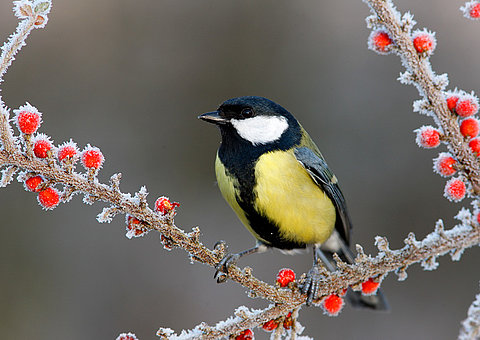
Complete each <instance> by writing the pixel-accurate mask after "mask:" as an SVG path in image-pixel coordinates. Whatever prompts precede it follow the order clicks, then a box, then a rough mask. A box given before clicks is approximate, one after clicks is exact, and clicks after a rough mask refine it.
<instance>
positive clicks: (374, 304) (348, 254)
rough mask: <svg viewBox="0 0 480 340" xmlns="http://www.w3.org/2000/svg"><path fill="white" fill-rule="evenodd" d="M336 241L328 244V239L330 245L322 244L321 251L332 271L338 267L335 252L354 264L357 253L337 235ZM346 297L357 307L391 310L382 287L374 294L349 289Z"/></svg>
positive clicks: (343, 259)
mask: <svg viewBox="0 0 480 340" xmlns="http://www.w3.org/2000/svg"><path fill="white" fill-rule="evenodd" d="M332 236H333V235H332ZM334 237H335V236H334ZM335 241H336V242H333V243H330V244H328V241H327V244H326V245H327V246H330V247H328V248H326V247H325V248H324V247H323V246H322V250H320V252H321V253H322V254H323V255H321V256H320V258H321V259H322V261H323V262H325V265H326V267H327V268H328V269H329V270H330V271H332V270H335V268H336V263H335V260H334V259H333V253H337V254H338V256H339V257H340V258H341V259H342V261H344V262H347V263H350V264H353V263H354V260H355V255H354V254H353V252H352V250H351V249H350V248H349V247H348V245H346V244H345V242H344V241H343V240H342V239H341V238H340V237H337V239H336V240H335ZM332 245H335V248H337V249H334V248H333V247H331V246H332ZM327 262H328V263H327ZM346 298H347V301H348V302H349V303H350V304H351V305H352V306H353V307H355V308H359V309H360V308H361V309H371V310H376V311H388V310H389V306H388V302H387V299H386V298H385V296H384V294H383V293H382V291H381V289H378V290H377V292H376V293H375V294H373V295H363V294H362V292H357V291H353V290H351V289H349V290H348V291H347V296H346Z"/></svg>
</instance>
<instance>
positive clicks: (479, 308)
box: [458, 294, 480, 340]
mask: <svg viewBox="0 0 480 340" xmlns="http://www.w3.org/2000/svg"><path fill="white" fill-rule="evenodd" d="M478 338H480V294H477V296H476V297H475V300H474V301H473V303H472V304H471V306H470V308H468V314H467V318H466V319H465V320H464V321H463V322H462V329H461V330H460V334H459V336H458V340H472V339H478Z"/></svg>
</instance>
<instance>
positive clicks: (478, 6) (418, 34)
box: [368, 0, 480, 202]
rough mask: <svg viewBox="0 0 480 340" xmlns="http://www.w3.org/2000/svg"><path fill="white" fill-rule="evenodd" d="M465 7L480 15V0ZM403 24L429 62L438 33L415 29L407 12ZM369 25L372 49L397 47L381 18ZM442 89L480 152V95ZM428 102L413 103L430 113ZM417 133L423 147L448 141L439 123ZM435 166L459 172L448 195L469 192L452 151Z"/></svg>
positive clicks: (408, 75)
mask: <svg viewBox="0 0 480 340" xmlns="http://www.w3.org/2000/svg"><path fill="white" fill-rule="evenodd" d="M464 11H465V13H468V15H469V16H470V17H472V18H474V17H476V16H477V17H478V16H479V14H480V2H479V1H478V0H474V1H470V2H469V3H467V4H466V5H465V9H464ZM402 24H403V26H404V29H405V31H406V32H407V33H408V34H409V35H410V38H411V43H412V46H413V48H414V49H415V52H416V53H417V55H418V57H419V58H420V59H422V60H424V61H425V62H426V63H427V64H428V63H429V61H428V58H429V57H430V55H432V53H433V52H434V50H435V48H436V45H437V42H436V39H435V34H434V33H433V32H430V31H428V30H427V29H423V30H415V31H413V32H412V28H413V25H414V24H415V22H414V21H413V18H412V17H411V15H407V14H405V15H404V16H403V17H402ZM369 25H370V26H371V27H372V28H373V30H372V32H371V34H370V37H369V38H368V46H369V48H370V49H371V50H373V51H375V52H377V53H380V54H387V53H389V52H392V51H394V52H396V51H398V48H397V47H396V46H395V42H394V41H393V39H392V38H391V37H390V35H389V33H388V32H387V31H386V29H385V28H384V27H383V26H379V22H378V21H376V20H375V18H374V17H373V18H370V19H369ZM399 80H400V81H401V82H402V83H405V84H412V83H415V77H414V76H413V74H412V72H411V70H409V69H408V68H407V71H406V72H405V73H403V74H402V75H401V76H400V78H399ZM433 80H434V82H436V85H438V86H439V87H440V88H441V89H442V90H444V89H445V87H446V86H447V85H448V79H447V78H446V77H444V76H436V75H433ZM443 93H444V97H445V101H446V104H447V107H448V109H449V110H450V112H451V115H452V120H457V121H458V126H459V133H460V134H461V135H462V137H463V139H464V141H465V143H468V146H469V148H470V150H471V152H472V153H473V154H475V155H476V156H480V137H479V133H480V122H479V120H478V119H477V118H475V117H474V115H475V114H477V113H478V110H479V102H478V98H477V97H476V96H475V95H474V94H473V93H466V92H465V91H462V90H454V91H445V92H443ZM428 105H429V103H428V101H427V100H425V99H424V100H420V101H417V102H416V103H415V105H414V110H415V111H419V112H422V113H427V114H428V113H429V110H430V108H429V107H428ZM415 133H416V142H417V144H418V145H419V146H420V147H423V148H436V147H438V146H439V145H440V144H441V142H442V141H445V137H444V132H443V130H442V129H441V128H440V127H433V126H422V127H421V128H419V129H417V130H415ZM433 168H434V170H435V172H437V173H438V174H440V175H441V176H444V177H448V176H453V175H455V174H456V173H457V172H460V175H459V176H458V177H455V178H452V179H450V180H449V181H447V183H446V185H445V190H444V195H445V197H447V198H448V199H449V200H451V201H454V202H458V201H460V200H462V199H463V198H464V197H465V196H466V195H467V192H468V191H469V188H468V187H467V184H466V183H465V179H464V176H463V174H462V172H461V169H462V167H461V164H459V161H458V160H457V159H456V158H455V157H454V156H453V155H451V154H449V153H441V154H440V155H439V156H438V157H437V158H436V159H435V160H434V166H433Z"/></svg>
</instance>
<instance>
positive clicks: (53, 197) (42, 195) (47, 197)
mask: <svg viewBox="0 0 480 340" xmlns="http://www.w3.org/2000/svg"><path fill="white" fill-rule="evenodd" d="M38 202H39V203H40V205H41V206H42V207H44V208H45V209H53V208H55V207H56V206H57V205H58V204H59V203H60V194H59V193H58V190H57V189H55V188H52V187H49V188H46V189H45V190H42V191H40V192H39V193H38Z"/></svg>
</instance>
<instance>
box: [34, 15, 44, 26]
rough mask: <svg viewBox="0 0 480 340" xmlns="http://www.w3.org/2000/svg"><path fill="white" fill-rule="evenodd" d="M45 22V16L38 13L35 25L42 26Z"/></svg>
mask: <svg viewBox="0 0 480 340" xmlns="http://www.w3.org/2000/svg"><path fill="white" fill-rule="evenodd" d="M44 23H45V17H43V16H41V15H37V20H35V23H34V25H35V26H42V25H43V24H44Z"/></svg>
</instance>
